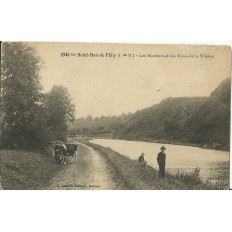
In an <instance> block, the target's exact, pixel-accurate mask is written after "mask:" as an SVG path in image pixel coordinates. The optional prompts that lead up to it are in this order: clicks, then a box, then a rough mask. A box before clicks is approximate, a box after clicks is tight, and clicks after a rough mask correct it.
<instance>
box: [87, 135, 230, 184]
mask: <svg viewBox="0 0 232 232" xmlns="http://www.w3.org/2000/svg"><path fill="white" fill-rule="evenodd" d="M90 142H92V143H95V144H99V145H101V146H104V147H110V148H111V149H113V150H114V151H116V152H118V153H120V154H122V155H125V156H128V157H129V158H131V159H133V160H134V159H138V157H139V156H140V154H141V153H145V160H146V161H147V162H148V165H150V166H152V167H153V168H155V169H158V165H157V162H156V157H157V154H158V152H160V147H161V146H162V144H159V143H147V142H138V141H124V140H112V139H93V140H91V141H90ZM165 147H166V156H167V158H166V168H167V170H168V172H170V173H176V172H177V171H178V170H180V171H193V170H194V169H195V168H200V169H201V170H200V174H201V177H202V178H203V179H209V180H212V181H216V180H224V181H226V182H229V152H225V151H216V150H210V149H203V148H198V147H190V146H181V145H172V144H166V145H165Z"/></svg>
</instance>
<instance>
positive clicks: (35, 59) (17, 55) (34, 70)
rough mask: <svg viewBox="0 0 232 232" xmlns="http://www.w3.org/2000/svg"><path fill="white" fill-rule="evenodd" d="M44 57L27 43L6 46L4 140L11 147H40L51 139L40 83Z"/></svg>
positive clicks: (2, 64) (3, 100)
mask: <svg viewBox="0 0 232 232" xmlns="http://www.w3.org/2000/svg"><path fill="white" fill-rule="evenodd" d="M39 70H40V57H39V56H38V55H37V53H36V51H35V49H33V48H32V47H30V46H28V45H27V44H25V43H19V42H11V43H3V45H2V63H1V80H2V91H1V93H2V96H1V97H2V111H3V112H2V117H3V122H2V140H3V144H5V145H8V146H19V147H28V146H35V145H36V146H39V144H41V143H44V141H45V139H46V138H47V137H48V136H45V135H46V132H47V131H46V128H44V130H43V131H41V130H42V129H43V128H41V127H40V126H41V125H44V123H45V122H44V120H45V119H44V113H45V112H44V109H43V103H42V100H43V98H42V95H41V93H40V90H41V86H40V83H39Z"/></svg>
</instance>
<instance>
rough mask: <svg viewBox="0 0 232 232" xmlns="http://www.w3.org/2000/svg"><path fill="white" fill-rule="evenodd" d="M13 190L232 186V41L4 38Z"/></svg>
mask: <svg viewBox="0 0 232 232" xmlns="http://www.w3.org/2000/svg"><path fill="white" fill-rule="evenodd" d="M0 91H1V92H0V189H2V190H228V189H229V188H230V107H231V106H230V104H231V103H230V101H231V47H230V46H224V45H187V44H186V45H158V44H156V45H155V44H120V43H117V44H116V43H76V42H72V43H71V42H2V43H1V79H0Z"/></svg>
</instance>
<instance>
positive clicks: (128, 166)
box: [82, 141, 225, 190]
mask: <svg viewBox="0 0 232 232" xmlns="http://www.w3.org/2000/svg"><path fill="white" fill-rule="evenodd" d="M82 142H83V141H82ZM85 143H86V144H87V145H88V146H91V147H92V148H93V149H95V150H96V151H97V152H99V153H100V154H102V155H104V156H105V157H106V158H107V159H108V160H109V162H110V163H111V164H112V165H113V166H114V167H115V169H116V170H117V172H118V173H119V174H120V176H121V177H122V178H123V179H124V181H125V183H126V184H127V186H128V187H129V188H130V189H136V190H145V189H167V190H168V189H173V190H175V189H183V190H184V189H224V188H225V186H224V185H223V184H222V183H215V184H212V183H210V182H202V181H201V180H200V179H199V177H198V176H194V175H191V174H188V173H186V174H185V175H182V176H177V175H176V176H174V175H171V174H169V173H167V174H166V178H165V179H160V178H159V173H158V171H156V170H155V169H153V168H152V167H150V166H148V167H147V169H145V168H144V167H141V166H137V165H136V161H134V160H131V159H130V158H128V157H125V156H123V155H121V154H119V153H117V152H115V151H113V150H112V149H110V148H105V147H102V146H100V145H96V144H92V143H89V142H85ZM196 179H197V181H196Z"/></svg>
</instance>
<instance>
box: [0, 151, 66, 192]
mask: <svg viewBox="0 0 232 232" xmlns="http://www.w3.org/2000/svg"><path fill="white" fill-rule="evenodd" d="M0 158H1V179H2V187H3V189H6V190H10V189H12V190H13V189H18V190H20V189H27V190H28V189H46V187H47V185H48V182H49V180H50V179H51V178H52V177H53V176H54V175H55V174H56V173H57V172H58V171H59V170H60V169H61V168H62V166H60V165H57V164H56V163H55V162H54V159H53V157H52V156H51V155H50V156H48V155H43V154H40V153H38V152H33V151H23V150H0Z"/></svg>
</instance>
